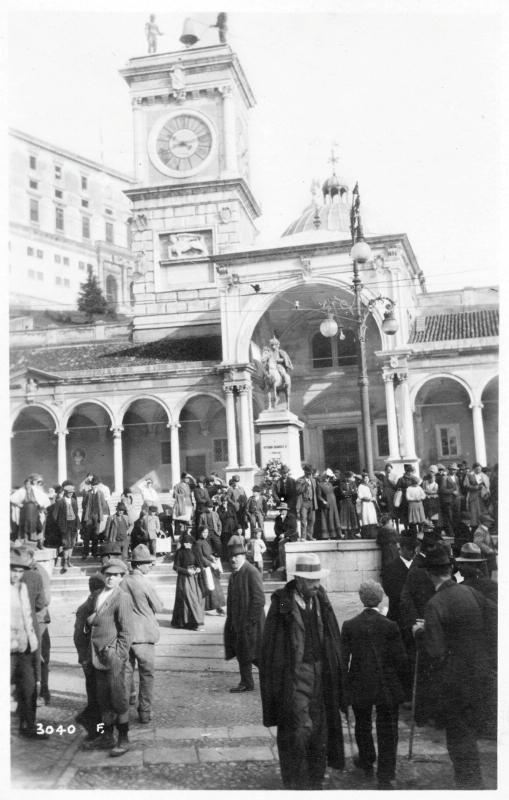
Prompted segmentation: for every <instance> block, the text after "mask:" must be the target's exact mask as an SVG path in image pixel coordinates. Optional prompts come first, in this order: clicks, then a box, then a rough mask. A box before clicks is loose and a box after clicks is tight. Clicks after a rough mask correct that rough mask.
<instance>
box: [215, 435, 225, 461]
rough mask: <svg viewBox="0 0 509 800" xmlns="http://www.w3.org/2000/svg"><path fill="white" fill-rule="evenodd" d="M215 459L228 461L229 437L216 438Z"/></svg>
mask: <svg viewBox="0 0 509 800" xmlns="http://www.w3.org/2000/svg"><path fill="white" fill-rule="evenodd" d="M214 461H228V439H214Z"/></svg>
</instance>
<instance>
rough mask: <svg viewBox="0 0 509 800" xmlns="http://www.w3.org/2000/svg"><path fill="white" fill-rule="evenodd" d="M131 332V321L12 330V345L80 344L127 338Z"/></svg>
mask: <svg viewBox="0 0 509 800" xmlns="http://www.w3.org/2000/svg"><path fill="white" fill-rule="evenodd" d="M129 332H130V325H129V323H125V322H122V323H113V324H107V323H99V324H96V325H76V326H74V325H69V326H68V327H65V328H64V327H62V328H42V329H39V330H26V331H11V332H10V344H11V347H40V346H44V345H59V344H61V345H65V344H79V343H85V342H103V341H109V340H111V339H125V338H126V337H127V336H128V335H129Z"/></svg>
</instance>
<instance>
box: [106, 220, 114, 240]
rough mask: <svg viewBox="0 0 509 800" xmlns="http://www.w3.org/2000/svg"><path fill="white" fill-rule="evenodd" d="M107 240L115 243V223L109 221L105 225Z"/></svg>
mask: <svg viewBox="0 0 509 800" xmlns="http://www.w3.org/2000/svg"><path fill="white" fill-rule="evenodd" d="M105 234H106V241H107V242H108V244H113V223H112V222H107V223H106V225H105Z"/></svg>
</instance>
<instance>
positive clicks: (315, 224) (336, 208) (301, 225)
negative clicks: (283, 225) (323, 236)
mask: <svg viewBox="0 0 509 800" xmlns="http://www.w3.org/2000/svg"><path fill="white" fill-rule="evenodd" d="M324 185H325V184H324ZM329 197H330V195H329ZM303 231H333V232H334V233H336V234H338V233H343V234H346V235H345V238H348V237H349V236H350V208H349V206H348V194H347V193H346V192H345V193H344V194H343V196H341V195H340V194H336V195H334V197H333V199H332V201H330V200H329V201H326V202H325V203H324V204H323V205H315V204H314V203H311V205H309V206H308V207H307V208H305V209H304V211H303V212H302V214H301V215H300V217H298V219H296V220H295V221H294V222H292V224H291V225H289V226H288V228H287V229H286V230H285V232H284V233H283V236H292V235H293V234H294V233H302V232H303ZM341 238H343V237H341Z"/></svg>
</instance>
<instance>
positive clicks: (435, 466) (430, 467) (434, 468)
mask: <svg viewBox="0 0 509 800" xmlns="http://www.w3.org/2000/svg"><path fill="white" fill-rule="evenodd" d="M428 472H432V473H433V474H434V475H436V473H437V472H438V467H437V465H436V464H431V465H430V466H429V467H428Z"/></svg>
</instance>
